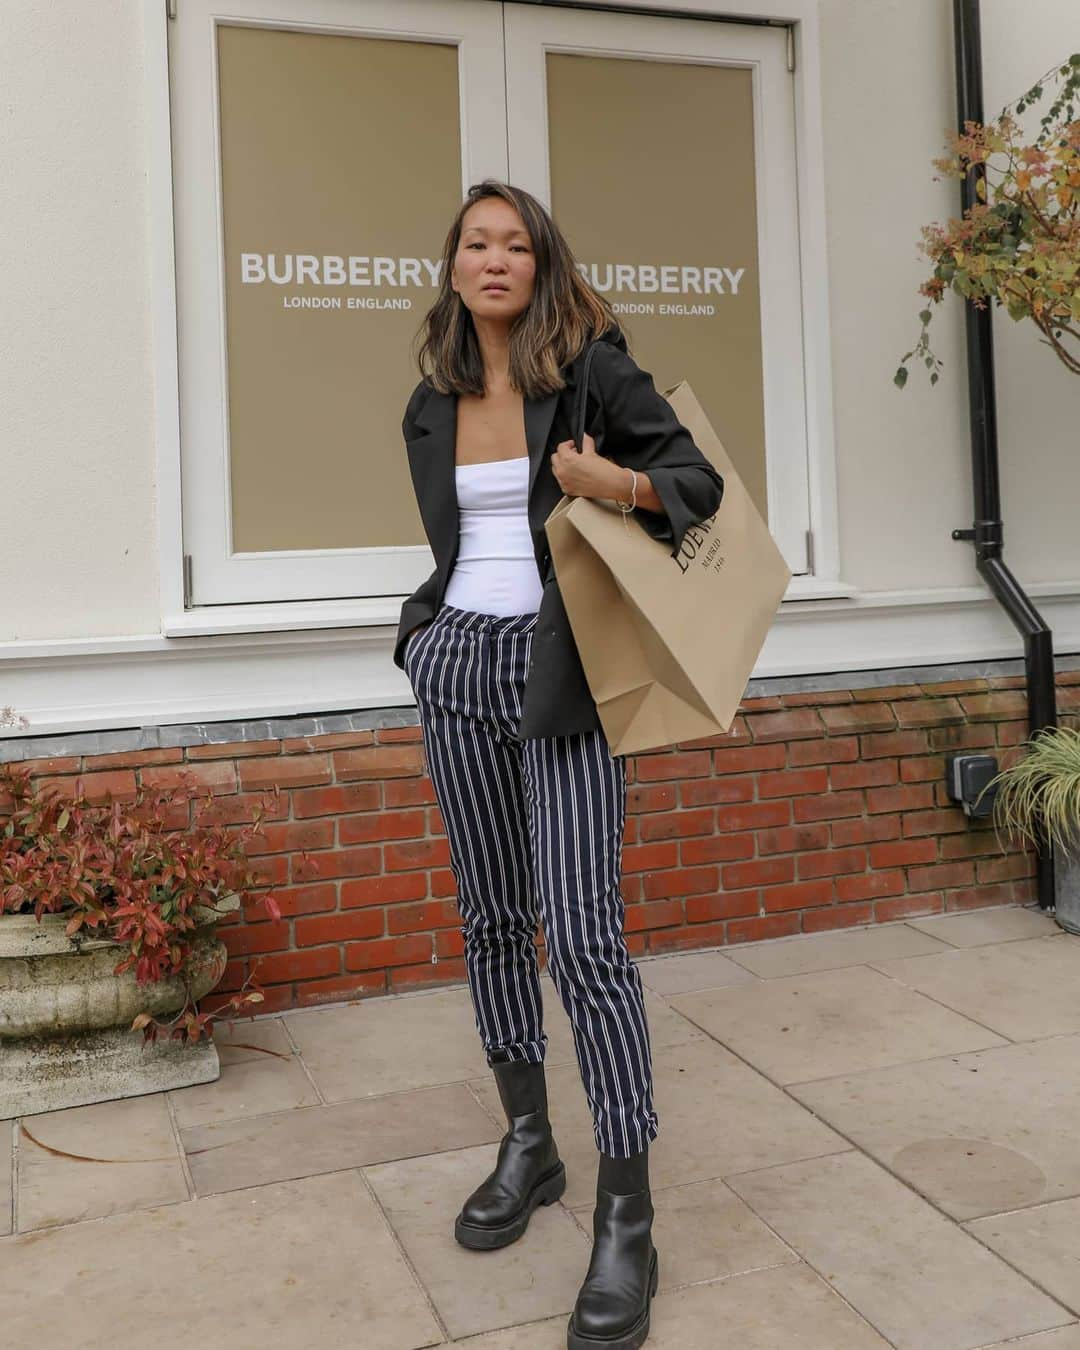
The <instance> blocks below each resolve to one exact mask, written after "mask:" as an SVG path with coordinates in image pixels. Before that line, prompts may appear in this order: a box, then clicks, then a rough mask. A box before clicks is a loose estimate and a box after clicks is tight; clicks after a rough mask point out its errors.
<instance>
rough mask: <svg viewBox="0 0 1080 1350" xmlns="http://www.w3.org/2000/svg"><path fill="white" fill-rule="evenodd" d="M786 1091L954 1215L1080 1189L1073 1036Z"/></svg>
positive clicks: (1079, 1066) (1078, 1084)
mask: <svg viewBox="0 0 1080 1350" xmlns="http://www.w3.org/2000/svg"><path fill="white" fill-rule="evenodd" d="M790 1091H791V1094H792V1095H793V1096H794V1097H796V1098H797V1099H798V1100H799V1101H802V1102H805V1103H806V1105H807V1106H809V1107H811V1108H812V1109H813V1111H814V1113H815V1114H816V1115H817V1116H819V1117H820V1118H821V1119H822V1120H824V1121H827V1122H828V1123H829V1124H830V1125H833V1126H835V1128H836V1129H837V1130H839V1131H840V1132H841V1133H842V1134H843V1135H845V1136H847V1138H848V1139H849V1140H850V1141H851V1143H852V1144H854V1145H855V1146H856V1147H857V1148H860V1149H862V1150H863V1151H864V1152H865V1153H868V1154H870V1155H871V1157H874V1158H877V1159H878V1160H879V1161H880V1162H881V1163H882V1164H883V1165H884V1166H885V1167H887V1168H889V1170H890V1171H892V1172H895V1173H896V1174H897V1176H899V1177H902V1178H903V1179H904V1180H905V1181H906V1182H908V1184H909V1185H911V1186H913V1187H914V1188H915V1189H916V1190H917V1191H919V1192H920V1193H921V1194H922V1195H925V1196H926V1197H927V1198H928V1199H930V1200H931V1201H933V1203H934V1204H935V1205H937V1206H939V1208H941V1209H943V1210H944V1211H945V1212H946V1213H947V1214H950V1215H952V1217H953V1218H955V1219H974V1218H977V1217H980V1216H982V1215H986V1214H993V1213H997V1212H1000V1211H1002V1210H1011V1209H1020V1208H1022V1207H1024V1206H1029V1205H1037V1204H1042V1203H1044V1202H1045V1201H1049V1200H1064V1199H1067V1198H1069V1197H1071V1196H1080V1148H1077V1142H1076V1140H1077V1132H1076V1128H1075V1125H1074V1122H1075V1121H1076V1119H1077V1111H1078V1107H1080V1036H1061V1037H1054V1038H1052V1039H1050V1040H1046V1041H1035V1042H1033V1043H1032V1044H1030V1045H1006V1046H1004V1047H1002V1048H1000V1049H997V1050H983V1051H978V1052H976V1053H974V1054H968V1055H949V1056H946V1057H944V1058H941V1059H933V1060H926V1061H925V1062H924V1063H921V1064H910V1065H898V1066H896V1067H894V1068H890V1069H880V1070H877V1071H876V1072H873V1073H864V1074H854V1075H851V1076H848V1077H842V1078H833V1079H830V1080H828V1081H826V1082H821V1083H804V1084H800V1085H798V1086H796V1087H793V1088H791V1089H790Z"/></svg>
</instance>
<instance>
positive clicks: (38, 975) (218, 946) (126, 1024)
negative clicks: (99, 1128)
mask: <svg viewBox="0 0 1080 1350" xmlns="http://www.w3.org/2000/svg"><path fill="white" fill-rule="evenodd" d="M238 905H239V899H238V897H236V896H233V897H231V901H225V902H223V903H222V906H221V908H222V909H224V910H235V909H236V908H237V907H238ZM200 908H201V912H202V916H206V917H210V916H211V915H212V911H209V910H206V909H205V907H200ZM196 913H197V914H198V913H199V912H198V911H196ZM70 917H71V915H70V912H68V913H62V914H44V915H42V918H41V921H40V922H39V921H38V920H37V919H36V918H35V917H34V915H33V914H0V1119H5V1120H6V1119H10V1118H11V1117H12V1116H29V1115H36V1114H37V1113H39V1112H41V1111H56V1110H59V1109H61V1108H63V1107H68V1106H85V1105H87V1104H88V1103H90V1102H104V1101H113V1100H115V1099H116V1098H118V1097H135V1096H139V1095H140V1094H141V1093H146V1092H161V1091H163V1090H164V1089H166V1088H177V1087H190V1086H191V1085H192V1084H194V1083H209V1082H213V1080H214V1079H216V1078H217V1077H219V1075H220V1073H221V1066H220V1064H219V1062H218V1054H217V1047H216V1046H215V1045H214V1043H213V1042H212V1041H199V1042H197V1043H196V1044H194V1045H185V1044H184V1043H183V1042H181V1041H176V1040H167V1039H159V1040H158V1041H157V1042H153V1043H150V1042H148V1043H146V1044H145V1045H144V1043H143V1036H142V1032H141V1031H132V1030H131V1023H132V1020H133V1019H134V1017H135V1015H136V1014H137V1013H139V1012H142V1011H144V1010H145V1011H147V1012H152V1013H154V1014H155V1015H156V1016H162V1015H165V1014H168V1013H170V1012H175V1011H177V1010H178V1009H180V1008H182V1007H183V1005H184V999H185V990H184V984H183V981H182V980H181V979H180V978H179V977H178V976H172V977H170V978H168V979H164V980H159V981H156V982H153V981H152V982H150V983H147V984H144V985H140V984H138V983H137V981H136V979H135V972H134V970H127V971H124V972H123V974H120V975H114V974H113V967H114V966H115V965H116V963H117V962H118V961H119V960H120V959H121V956H122V955H123V951H124V949H123V947H122V946H118V945H117V944H116V943H114V942H109V941H106V940H103V939H101V938H97V937H82V938H80V937H79V936H78V935H76V937H75V938H69V937H67V936H65V934H64V928H65V926H66V924H67V922H68V920H69V918H70ZM200 917H201V916H200ZM190 940H191V942H192V947H193V951H192V956H191V960H190V964H189V976H190V979H191V993H192V997H193V998H196V999H199V998H202V997H203V995H204V994H207V993H209V991H210V990H211V989H213V988H214V986H215V985H216V984H217V983H218V981H219V980H220V979H221V977H222V975H223V974H224V973H225V962H226V959H227V952H226V949H225V944H224V943H223V942H222V941H221V939H220V938H218V937H217V935H216V933H215V929H214V923H208V924H206V925H205V926H204V927H202V928H197V929H195V930H194V931H193V933H192V935H191V939H190Z"/></svg>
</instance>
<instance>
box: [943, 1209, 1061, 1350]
mask: <svg viewBox="0 0 1080 1350" xmlns="http://www.w3.org/2000/svg"><path fill="white" fill-rule="evenodd" d="M963 1226H964V1227H965V1228H966V1229H967V1231H968V1232H969V1233H971V1234H972V1235H973V1236H974V1237H977V1238H978V1239H979V1241H980V1242H984V1243H985V1244H986V1245H987V1246H988V1247H989V1248H990V1249H991V1250H992V1251H995V1252H997V1253H998V1254H999V1255H1000V1256H1002V1257H1004V1259H1005V1260H1006V1261H1008V1262H1010V1264H1012V1265H1014V1266H1015V1267H1016V1268H1017V1270H1021V1271H1023V1273H1024V1274H1025V1275H1027V1276H1028V1277H1029V1278H1030V1279H1032V1280H1034V1281H1036V1282H1037V1283H1039V1284H1041V1285H1042V1287H1043V1288H1044V1289H1045V1290H1046V1292H1047V1293H1048V1294H1051V1295H1053V1297H1054V1298H1056V1299H1059V1300H1060V1301H1061V1302H1062V1303H1064V1304H1065V1306H1066V1307H1067V1308H1070V1309H1071V1310H1072V1311H1073V1312H1074V1313H1077V1314H1078V1315H1080V1199H1074V1200H1058V1201H1056V1202H1055V1203H1053V1204H1049V1205H1033V1206H1032V1207H1031V1208H1030V1209H1018V1210H1015V1211H1014V1212H1013V1213H1011V1214H994V1215H992V1216H990V1217H989V1218H985V1219H971V1220H970V1221H969V1222H968V1223H965V1224H964V1225H963ZM1078 1344H1080V1342H1078Z"/></svg>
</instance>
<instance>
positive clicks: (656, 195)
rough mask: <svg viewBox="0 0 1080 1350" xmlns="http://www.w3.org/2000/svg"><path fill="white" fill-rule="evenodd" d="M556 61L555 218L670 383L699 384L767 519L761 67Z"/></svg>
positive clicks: (660, 381) (549, 60) (642, 358)
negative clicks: (758, 155) (754, 86)
mask: <svg viewBox="0 0 1080 1350" xmlns="http://www.w3.org/2000/svg"><path fill="white" fill-rule="evenodd" d="M546 64H547V91H548V127H549V137H550V157H551V160H550V162H551V204H552V210H553V212H554V214H555V217H556V219H557V220H558V222H559V224H560V226H561V227H562V229H563V231H564V232H565V234H566V236H567V239H568V240H569V243H570V247H571V248H572V249H573V251H574V254H575V257H576V258H577V260H578V262H579V264H584V265H585V267H586V269H587V271H586V275H587V276H588V278H589V280H590V281H592V283H593V284H594V285H595V286H596V287H597V289H598V290H600V291H602V292H603V294H604V295H605V297H606V298H607V299H608V301H609V302H610V303H611V305H612V307H613V308H614V309H615V311H616V314H617V315H618V317H619V321H620V323H622V324H623V327H624V330H625V332H626V334H627V338H628V340H629V346H630V349H631V352H632V354H633V356H634V358H635V359H636V360H637V362H638V364H639V365H641V366H643V367H644V368H645V369H646V370H649V371H651V372H652V374H653V376H654V379H655V381H656V386H657V388H658V389H660V390H661V391H663V390H664V389H666V388H669V387H670V386H671V385H673V384H675V383H676V382H677V381H678V380H680V379H687V380H689V381H690V383H691V384H692V385H693V388H694V392H695V393H696V394H697V396H698V397H699V399H700V400H701V404H702V406H703V408H704V409H705V411H706V413H707V414H708V416H709V419H710V421H711V422H712V424H713V426H714V427H715V429H716V432H717V434H718V435H719V437H720V439H721V441H723V443H724V447H725V449H726V450H727V451H728V453H729V454H730V456H731V458H732V461H733V463H734V464H735V465H736V467H737V468H738V470H739V473H740V475H741V477H742V479H743V481H744V482H745V484H746V487H747V490H748V491H749V492H750V493H751V495H752V496H753V498H754V500H755V502H756V504H757V507H758V509H759V510H760V511H761V514H762V516H763V517H764V518H765V519H766V520H767V519H768V515H767V503H766V480H765V429H764V418H763V409H762V368H761V311H760V304H759V284H758V258H757V207H756V199H755V190H754V120H753V104H752V91H751V73H750V71H749V70H748V69H746V68H745V67H744V68H738V67H728V66H718V65H704V64H703V65H693V64H682V63H678V62H674V61H646V60H634V59H626V58H623V57H603V56H579V55H576V54H567V53H559V52H548V53H547V55H546Z"/></svg>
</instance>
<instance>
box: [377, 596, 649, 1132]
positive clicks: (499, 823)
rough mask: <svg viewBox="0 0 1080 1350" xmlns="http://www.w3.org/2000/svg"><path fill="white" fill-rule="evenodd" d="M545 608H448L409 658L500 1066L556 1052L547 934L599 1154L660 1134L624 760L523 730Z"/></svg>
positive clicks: (477, 997) (482, 1029) (476, 1001)
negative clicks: (546, 1000) (626, 921)
mask: <svg viewBox="0 0 1080 1350" xmlns="http://www.w3.org/2000/svg"><path fill="white" fill-rule="evenodd" d="M536 621H537V616H536V615H535V614H519V615H511V616H509V617H505V618H502V617H499V616H497V615H493V614H480V613H474V612H472V611H469V610H463V609H456V608H454V607H453V606H452V605H443V606H442V608H441V609H440V610H439V611H438V613H437V614H436V616H435V619H434V620H433V621H432V622H431V623H430V624H428V625H427V626H426V627H423V628H420V629H418V630H416V631H414V632H413V634H412V635H411V636H410V637H409V639H408V641H407V643H406V646H405V653H404V658H403V660H404V666H405V672H406V674H407V675H408V677H409V682H410V684H411V685H412V687H413V691H414V693H415V694H416V702H417V709H418V711H419V715H420V725H421V730H422V734H423V740H424V749H425V753H426V756H427V762H428V770H429V772H430V774H431V780H432V784H433V786H434V789H435V796H436V799H437V801H438V804H439V809H440V811H441V813H442V816H443V820H444V821H445V823H446V833H447V837H448V841H449V846H450V865H451V868H452V870H453V874H454V878H455V880H456V882H457V893H458V908H459V910H460V913H461V918H462V933H463V935H464V939H465V967H466V971H467V974H468V980H469V989H470V991H471V993H472V1001H473V1008H474V1011H475V1014H476V1026H477V1030H478V1031H479V1033H480V1038H481V1041H482V1043H483V1045H484V1049H485V1051H486V1052H487V1057H488V1062H489V1064H491V1063H494V1062H496V1061H497V1060H500V1059H511V1060H526V1061H529V1062H531V1063H534V1064H539V1063H541V1062H542V1061H543V1059H544V1054H545V1051H546V1049H547V1039H548V1038H547V1036H546V1034H545V1033H544V1029H543V1005H542V1002H541V997H540V973H539V967H538V964H537V955H536V946H535V941H534V939H535V934H536V926H537V922H538V920H541V919H542V920H543V925H544V944H545V947H546V950H547V964H548V970H549V972H550V974H551V978H552V982H553V984H554V986H555V989H556V991H557V993H558V995H559V997H560V999H561V1000H562V1003H563V1007H564V1008H565V1009H566V1012H567V1015H568V1016H569V1018H570V1022H571V1026H572V1028H573V1034H574V1048H575V1051H576V1054H577V1061H578V1067H579V1068H580V1070H581V1079H582V1083H583V1084H584V1086H585V1093H586V1096H587V1098H588V1101H589V1107H590V1110H591V1111H592V1117H593V1134H594V1137H595V1141H596V1147H597V1149H598V1150H599V1151H601V1152H603V1153H606V1154H608V1155H609V1156H613V1157H620V1158H624V1157H627V1156H629V1155H630V1154H632V1153H637V1152H638V1151H639V1150H641V1149H643V1148H644V1147H645V1145H646V1144H647V1143H649V1142H650V1141H651V1140H653V1139H655V1137H656V1134H657V1118H656V1112H655V1111H654V1109H653V1102H652V1061H651V1055H650V1047H649V1031H648V1024H647V1022H646V1016H645V1005H644V999H643V996H642V988H641V977H640V975H639V974H638V970H637V967H636V966H635V965H634V964H633V962H632V961H631V960H630V956H629V953H628V952H627V949H626V941H625V938H624V936H623V912H624V910H623V899H622V894H621V891H620V887H619V879H620V874H621V870H622V839H623V826H624V823H625V819H626V761H625V759H624V758H623V757H622V756H613V755H612V754H611V752H610V750H609V748H608V744H607V739H606V737H605V736H604V733H603V731H602V730H595V731H588V732H581V733H578V734H576V735H570V736H549V737H530V738H528V739H526V740H521V739H519V738H518V737H517V736H516V735H515V734H514V728H515V727H516V726H517V725H518V719H519V718H520V716H521V700H522V694H523V691H524V686H525V675H526V671H527V670H528V664H529V649H530V645H531V643H532V636H533V629H534V628H535V626H536Z"/></svg>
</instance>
